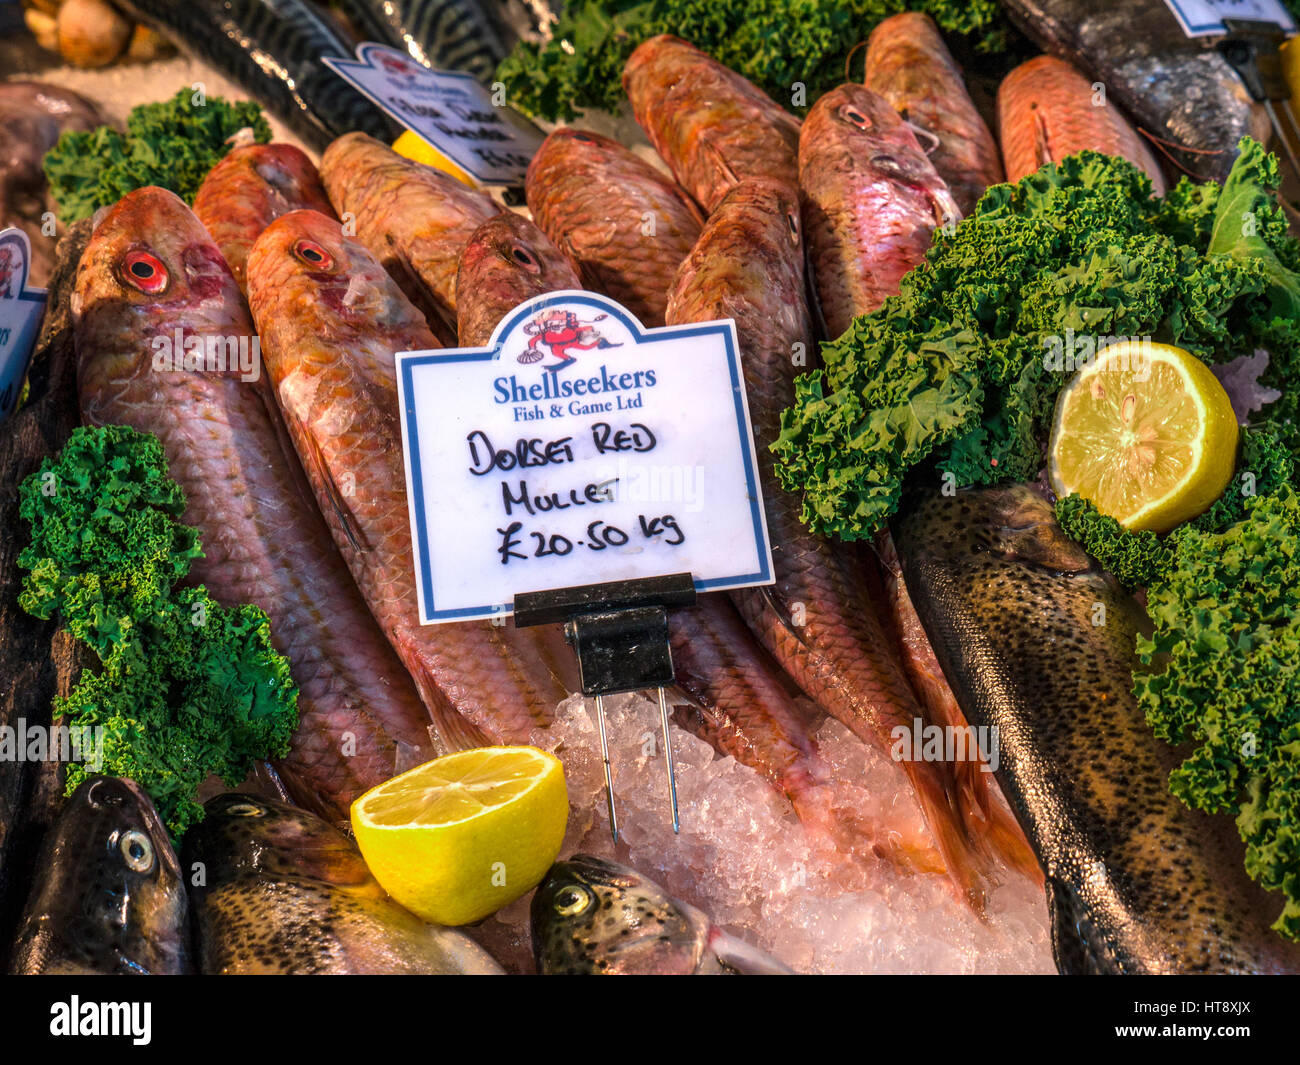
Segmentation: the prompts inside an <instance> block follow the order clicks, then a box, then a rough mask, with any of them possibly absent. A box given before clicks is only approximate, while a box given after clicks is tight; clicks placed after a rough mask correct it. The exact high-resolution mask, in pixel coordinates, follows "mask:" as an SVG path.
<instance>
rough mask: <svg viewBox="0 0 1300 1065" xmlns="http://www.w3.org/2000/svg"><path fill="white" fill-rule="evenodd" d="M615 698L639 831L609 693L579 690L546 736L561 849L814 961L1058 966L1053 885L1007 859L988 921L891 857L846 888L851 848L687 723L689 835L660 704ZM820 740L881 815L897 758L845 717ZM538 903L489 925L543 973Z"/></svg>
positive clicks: (829, 968)
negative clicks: (613, 805)
mask: <svg viewBox="0 0 1300 1065" xmlns="http://www.w3.org/2000/svg"><path fill="white" fill-rule="evenodd" d="M606 711H607V717H608V724H609V741H610V760H611V762H612V764H613V767H614V790H615V795H616V799H617V802H618V814H619V822H620V827H621V829H622V830H623V833H624V839H623V840H621V841H620V843H619V844H618V846H617V847H615V845H614V844H613V842H612V840H611V839H610V834H609V816H608V813H607V811H606V807H605V783H604V776H603V770H602V768H601V761H600V743H599V737H598V733H597V729H596V723H595V720H594V717H593V715H594V708H593V706H591V705H590V704H586V705H584V703H583V701H582V699H581V698H579V697H577V696H575V697H574V698H572V699H569V700H567V701H566V702H564V703H562V704H561V705H560V708H559V711H558V713H557V714H556V718H555V721H554V723H553V724H552V725H551V726H550V727H549V728H546V729H539V730H537V731H536V732H535V733H534V736H533V742H534V743H535V744H536V745H537V746H539V747H542V748H544V749H547V750H551V751H554V752H555V753H556V754H557V755H559V756H560V758H561V759H562V760H563V762H564V770H565V778H566V781H567V784H568V789H569V801H570V815H569V830H568V833H567V835H566V837H565V841H564V846H563V848H562V849H561V852H560V855H561V857H568V856H569V855H570V854H573V853H575V852H578V851H583V852H586V853H588V854H595V855H598V856H600V857H605V858H613V859H615V860H617V861H621V862H624V863H626V864H628V865H631V866H633V867H634V868H636V869H638V870H639V871H640V872H642V873H644V874H646V875H647V876H649V877H651V878H652V879H654V880H656V881H658V882H659V883H660V884H662V885H663V886H664V887H665V888H667V889H668V891H669V892H670V893H672V894H673V895H676V896H677V897H679V898H681V899H684V900H685V901H687V902H690V903H692V904H694V905H696V906H698V907H700V908H701V909H702V910H704V911H705V912H706V913H708V914H709V915H710V916H712V918H713V920H714V921H715V922H716V923H717V924H718V925H720V926H722V927H723V928H725V929H726V930H727V931H729V932H732V933H734V934H736V935H739V936H741V937H742V938H744V939H746V940H748V941H749V942H751V943H754V944H756V945H757V946H760V947H762V948H763V949H764V950H767V951H769V952H770V953H771V954H773V955H774V956H776V957H778V958H780V959H781V960H782V961H784V962H785V963H786V964H788V965H790V966H792V967H793V968H795V969H796V970H798V971H800V972H808V973H936V972H943V973H1052V972H1055V966H1054V965H1053V964H1052V957H1051V949H1050V944H1049V934H1048V923H1047V909H1046V905H1045V903H1044V901H1043V894H1042V891H1041V889H1040V888H1039V887H1037V886H1035V885H1033V884H1030V883H1029V882H1028V881H1026V880H1025V879H1024V878H1023V877H1020V876H1017V875H1016V874H1015V873H1012V872H1010V871H1007V872H1006V873H1005V875H1003V876H1002V881H1003V882H1002V884H1001V885H1000V886H998V887H997V888H995V889H994V890H993V891H992V893H991V894H990V897H989V902H988V911H989V912H988V916H987V919H986V920H985V921H984V922H981V921H980V920H979V919H978V918H977V917H976V916H975V915H974V914H973V913H971V911H970V910H969V909H967V908H966V907H965V906H963V905H962V904H960V903H958V902H957V901H956V899H955V898H954V896H953V894H952V892H951V891H950V890H949V888H948V887H947V883H946V880H945V879H944V878H942V877H938V876H934V875H920V874H918V875H910V876H909V875H905V874H901V873H898V872H896V871H894V870H893V869H892V867H889V866H887V865H886V864H885V863H883V862H876V863H875V864H874V865H873V867H872V870H871V877H870V882H869V883H867V884H865V885H864V884H863V883H862V878H861V877H859V878H857V880H856V882H855V883H856V886H853V887H845V886H842V884H841V883H840V882H839V880H837V879H835V878H834V874H835V873H836V863H837V859H836V858H835V857H834V856H828V855H826V854H825V852H824V851H819V850H817V849H816V848H815V847H814V846H813V845H812V843H811V841H810V838H809V837H808V835H807V834H806V833H805V832H804V830H803V828H802V826H801V825H800V824H799V822H798V820H797V819H796V818H795V815H794V812H793V810H792V809H791V807H790V804H789V803H788V802H787V801H786V800H785V799H784V798H783V797H782V796H780V795H778V794H777V793H776V792H775V791H774V790H773V788H772V787H771V786H770V785H769V784H768V783H767V782H766V781H764V780H763V779H762V778H761V777H760V776H759V775H758V774H757V773H756V772H754V771H753V770H752V769H750V768H748V767H747V766H744V765H741V764H740V763H738V762H736V761H735V759H733V758H729V757H728V758H724V757H721V756H719V755H717V754H716V753H715V752H714V751H713V748H712V747H710V746H709V745H708V744H707V743H706V742H704V741H703V740H700V739H698V738H697V737H696V736H694V735H692V734H691V733H689V732H686V731H683V730H682V729H680V728H678V727H677V726H676V725H674V726H673V728H672V742H673V755H674V761H675V763H676V767H677V788H678V798H679V801H680V805H681V834H680V835H679V836H676V837H674V835H673V830H672V823H671V819H670V815H669V805H668V782H667V779H666V774H665V771H664V764H663V756H662V754H661V752H660V750H659V743H660V739H659V737H660V726H659V711H658V707H657V706H656V705H655V704H653V703H650V702H648V701H646V700H644V699H642V698H640V697H637V696H616V697H614V698H611V699H607V700H606ZM817 741H818V743H819V744H820V746H821V749H822V753H823V755H824V757H825V759H826V761H827V762H828V763H829V764H830V766H831V767H832V769H833V770H834V771H835V774H836V776H837V777H840V778H841V779H843V778H846V777H850V778H852V779H855V780H857V781H859V782H860V784H861V786H862V789H863V794H864V795H867V796H876V797H877V798H876V800H875V802H876V805H877V807H878V809H877V810H874V811H872V812H873V813H877V814H881V815H883V814H884V813H885V812H886V811H887V810H888V809H889V807H890V806H891V805H892V804H893V802H894V800H895V797H896V796H897V795H898V788H899V782H900V780H901V779H902V777H901V774H900V773H899V772H898V768H897V766H895V765H893V764H892V763H891V762H890V761H889V760H888V759H887V758H886V757H885V756H884V755H882V754H879V753H877V752H876V751H874V750H873V749H871V748H869V747H867V746H866V745H865V744H863V743H861V742H859V741H858V740H857V739H856V738H855V737H853V736H852V735H851V734H850V733H849V732H848V730H847V729H845V728H844V727H843V726H842V725H840V724H839V723H838V722H835V721H832V720H829V719H826V720H825V721H824V722H823V724H822V725H821V726H820V728H819V729H818V732H817ZM885 797H888V798H885ZM908 816H910V813H909V814H908ZM531 901H532V892H529V894H528V895H525V896H524V897H523V898H522V899H520V900H519V901H517V902H515V903H513V904H512V905H510V906H508V907H506V908H505V909H503V910H501V911H500V912H499V913H497V914H496V915H495V916H493V917H491V918H489V919H488V920H487V921H485V922H484V923H483V924H482V925H480V926H479V927H478V929H477V930H476V937H477V938H479V939H480V941H481V942H483V943H484V945H486V946H487V947H488V949H489V950H491V951H492V952H493V953H494V954H495V955H496V956H497V958H498V959H499V960H500V961H501V963H502V964H503V965H505V966H506V967H507V968H508V969H511V970H512V971H516V972H532V971H533V962H532V956H531V949H530V947H529V926H528V907H529V903H530V902H531Z"/></svg>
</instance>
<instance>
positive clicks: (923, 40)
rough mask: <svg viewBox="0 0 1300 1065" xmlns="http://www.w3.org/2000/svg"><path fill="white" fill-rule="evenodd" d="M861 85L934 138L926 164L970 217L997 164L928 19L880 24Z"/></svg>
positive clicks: (907, 17) (997, 176)
mask: <svg viewBox="0 0 1300 1065" xmlns="http://www.w3.org/2000/svg"><path fill="white" fill-rule="evenodd" d="M865 80H866V83H867V85H868V86H869V87H870V88H871V89H872V91H873V92H877V93H879V94H880V95H881V96H883V97H884V98H885V99H886V100H888V101H889V103H890V105H891V106H892V107H893V108H894V110H895V111H897V112H899V114H900V115H901V116H902V117H903V118H905V119H906V120H907V121H908V122H910V123H911V124H913V125H914V126H916V127H918V128H920V129H922V130H924V131H925V132H927V133H929V134H930V135H931V136H933V137H934V138H935V141H936V143H935V145H934V146H933V148H932V150H930V153H929V154H930V162H931V163H933V164H934V168H935V170H937V171H938V172H939V176H940V177H941V178H943V180H944V182H945V183H946V184H947V186H948V188H949V190H950V191H951V192H952V195H953V199H954V200H956V201H957V208H958V210H960V211H961V213H962V214H963V215H968V214H970V213H971V211H972V210H973V209H974V207H975V204H976V202H977V201H978V200H979V198H980V197H981V196H982V195H983V194H984V190H985V189H986V188H988V187H989V186H990V185H996V184H997V183H998V182H999V181H1001V180H1002V160H1001V159H1000V158H999V156H998V146H997V144H996V142H995V141H994V140H993V134H991V133H990V132H989V128H988V126H986V125H985V124H984V119H983V118H981V117H980V114H979V112H978V111H977V110H976V109H975V104H974V103H973V102H972V100H971V98H970V94H969V93H968V92H967V91H966V84H965V82H964V81H963V80H962V74H961V68H960V67H958V66H957V63H956V61H955V60H954V59H953V58H952V54H951V53H950V52H949V51H948V49H947V47H946V46H945V45H944V43H943V37H942V36H940V34H939V28H938V27H937V26H936V25H935V23H934V19H932V18H931V17H930V16H929V15H927V14H925V13H924V12H921V11H904V12H902V13H901V14H898V15H891V16H890V17H889V18H887V19H885V20H884V21H883V22H881V23H880V24H879V25H878V26H877V27H876V28H875V29H874V30H872V31H871V37H870V38H869V39H868V41H867V66H866V78H865Z"/></svg>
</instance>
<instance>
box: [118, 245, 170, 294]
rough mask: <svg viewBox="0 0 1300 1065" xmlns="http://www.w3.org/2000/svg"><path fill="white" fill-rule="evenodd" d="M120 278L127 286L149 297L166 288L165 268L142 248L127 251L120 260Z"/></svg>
mask: <svg viewBox="0 0 1300 1065" xmlns="http://www.w3.org/2000/svg"><path fill="white" fill-rule="evenodd" d="M122 276H123V277H124V278H125V279H126V282H127V284H129V285H131V286H132V287H133V288H138V289H139V290H140V291H141V292H144V293H146V294H147V295H150V296H156V295H158V293H160V292H163V291H164V290H165V289H166V288H167V267H165V266H163V264H162V260H161V259H159V258H158V257H157V256H156V255H151V254H150V253H149V252H147V251H145V250H144V249H143V248H136V249H134V250H133V251H129V252H127V253H126V255H125V256H124V257H123V259H122Z"/></svg>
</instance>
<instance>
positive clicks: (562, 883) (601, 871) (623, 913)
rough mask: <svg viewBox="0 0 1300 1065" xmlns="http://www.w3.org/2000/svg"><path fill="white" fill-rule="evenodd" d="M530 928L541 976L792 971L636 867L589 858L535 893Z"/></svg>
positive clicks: (557, 871)
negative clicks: (681, 899) (668, 892)
mask: <svg viewBox="0 0 1300 1065" xmlns="http://www.w3.org/2000/svg"><path fill="white" fill-rule="evenodd" d="M532 930H533V952H534V954H535V955H536V959H537V968H538V971H539V972H542V973H561V974H563V973H567V974H570V975H581V974H586V975H600V976H636V975H642V976H645V975H655V976H737V975H745V976H780V975H783V974H789V973H790V971H791V970H790V969H788V968H786V966H784V965H782V964H781V963H780V962H778V961H776V959H774V958H771V957H768V956H767V955H766V954H764V953H763V952H762V951H761V950H758V949H757V948H756V947H751V946H750V945H749V944H748V943H746V942H744V941H743V940H740V939H737V938H736V937H735V936H731V935H728V934H727V933H726V932H724V931H722V929H720V928H718V926H717V925H715V924H714V923H713V922H712V921H711V920H710V919H709V915H708V914H706V913H703V912H701V911H700V910H697V909H696V908H695V907H694V906H689V905H687V904H686V903H684V902H678V901H677V900H676V899H674V898H671V897H669V895H668V894H667V892H665V891H664V889H663V888H661V887H660V886H659V885H658V884H656V883H654V882H653V881H651V880H649V879H647V878H646V877H644V876H642V875H641V874H640V873H638V872H637V871H636V870H634V869H629V868H628V867H627V866H624V865H617V864H615V863H614V862H609V861H604V860H603V859H601V858H593V857H591V856H590V855H587V854H575V855H574V856H573V857H572V858H570V859H569V860H568V861H564V862H556V863H555V865H554V866H553V867H552V868H551V871H550V873H549V874H548V876H547V878H546V880H545V881H543V882H542V884H541V886H540V887H539V888H538V889H537V894H535V895H534V896H533V903H532Z"/></svg>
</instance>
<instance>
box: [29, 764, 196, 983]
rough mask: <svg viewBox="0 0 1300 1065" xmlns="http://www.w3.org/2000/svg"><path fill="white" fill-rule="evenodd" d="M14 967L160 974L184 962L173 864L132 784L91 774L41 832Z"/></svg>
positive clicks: (184, 913)
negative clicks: (43, 833) (46, 830)
mask: <svg viewBox="0 0 1300 1065" xmlns="http://www.w3.org/2000/svg"><path fill="white" fill-rule="evenodd" d="M37 868H38V870H39V872H38V879H37V881H36V883H35V885H34V886H33V888H32V894H31V898H30V899H29V901H28V903H27V910H26V914H25V916H24V918H23V923H22V927H21V928H20V929H19V932H18V942H17V946H16V949H15V952H14V956H13V959H12V971H13V972H14V973H18V974H23V973H27V974H32V973H39V974H47V975H65V976H66V975H71V974H88V973H101V974H105V975H107V974H112V973H121V974H127V975H131V974H136V975H150V974H164V973H184V972H187V971H189V969H190V967H191V959H190V933H189V923H188V922H189V906H188V902H187V901H186V896H185V884H184V880H183V878H182V875H181V867H180V864H179V863H178V862H177V860H176V853H175V852H174V851H173V850H172V845H171V841H170V840H168V838H167V831H166V829H164V828H163V824H162V822H161V821H160V820H159V819H158V814H157V813H156V812H155V811H154V808H153V804H152V803H151V802H150V801H149V796H148V795H146V794H145V793H144V790H143V789H142V788H141V787H140V786H139V785H138V784H136V783H134V782H133V781H130V780H121V779H119V778H117V777H92V778H91V779H90V780H87V781H86V782H85V783H83V784H82V785H81V787H79V788H78V789H77V790H76V791H75V792H74V793H73V795H72V797H71V798H70V799H68V801H67V803H65V804H64V807H63V810H62V812H61V813H60V814H59V818H58V820H57V821H56V822H55V824H54V826H53V827H52V828H51V829H50V831H49V834H48V835H47V836H46V839H45V844H44V848H43V850H42V852H41V856H40V859H39V862H38V865H37Z"/></svg>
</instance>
